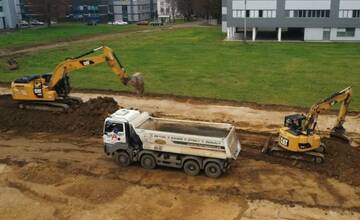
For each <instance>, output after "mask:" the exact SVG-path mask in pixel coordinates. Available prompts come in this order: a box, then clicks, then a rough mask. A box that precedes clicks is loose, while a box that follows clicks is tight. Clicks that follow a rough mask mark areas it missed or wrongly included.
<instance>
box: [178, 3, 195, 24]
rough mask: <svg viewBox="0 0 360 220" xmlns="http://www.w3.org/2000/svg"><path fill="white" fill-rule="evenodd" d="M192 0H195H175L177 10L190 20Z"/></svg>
mask: <svg viewBox="0 0 360 220" xmlns="http://www.w3.org/2000/svg"><path fill="white" fill-rule="evenodd" d="M193 1H196V0H176V5H177V8H178V10H179V12H180V13H181V14H182V15H183V16H184V19H185V20H186V21H191V20H192V15H193Z"/></svg>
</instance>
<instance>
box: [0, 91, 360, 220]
mask: <svg viewBox="0 0 360 220" xmlns="http://www.w3.org/2000/svg"><path fill="white" fill-rule="evenodd" d="M8 94H9V90H8V88H5V87H0V95H1V96H0V213H1V215H0V219H309V220H310V219H359V218H360V174H359V172H358V171H359V170H360V151H359V149H360V148H358V147H357V146H358V145H359V144H360V115H359V113H358V112H351V113H350V114H349V116H348V117H347V121H346V123H345V125H344V126H345V127H346V129H347V131H348V132H349V134H350V136H351V137H352V138H353V142H352V143H351V145H349V144H347V143H344V142H342V141H338V140H335V139H332V138H328V137H326V136H327V134H328V132H329V129H330V128H331V126H332V124H333V123H334V121H335V118H336V114H335V112H330V113H329V114H325V115H322V116H321V117H320V118H319V129H320V130H321V131H322V134H323V135H324V136H325V138H324V142H325V143H326V144H327V146H328V152H327V154H326V161H325V163H324V164H321V165H315V164H311V163H306V162H300V161H291V160H285V159H281V158H273V157H270V156H268V155H264V154H262V153H261V151H260V150H261V148H262V145H263V143H264V142H265V140H266V138H267V137H268V135H269V134H275V133H276V130H277V128H278V127H279V126H281V125H282V123H283V117H284V116H285V115H287V114H291V113H293V112H304V111H306V109H300V108H294V107H288V106H272V105H258V104H255V103H239V102H228V101H218V100H210V99H198V98H196V99H195V98H183V97H174V96H155V95H151V96H148V95H147V96H144V97H136V96H132V95H127V94H124V93H114V92H99V91H87V92H84V91H77V92H74V93H72V95H73V96H77V97H81V98H82V99H83V100H84V101H85V103H83V104H82V105H80V106H79V107H78V108H77V109H75V110H73V111H70V112H68V113H51V112H35V111H24V110H20V109H17V108H16V105H15V104H14V102H12V100H11V97H10V96H9V95H8ZM99 96H102V97H109V98H98V97H99ZM112 98H113V99H112ZM114 100H115V101H114ZM117 104H119V106H122V107H127V108H137V109H140V110H142V111H148V112H150V113H152V114H153V115H155V116H159V117H170V118H180V119H194V120H205V121H214V122H230V123H232V124H234V125H236V127H237V129H238V135H239V138H240V141H241V143H242V148H243V150H242V152H241V154H240V157H239V158H238V160H236V161H235V162H234V163H233V164H232V167H231V168H230V170H229V171H228V172H227V173H225V175H223V176H222V177H221V178H220V179H211V178H208V177H205V175H203V174H202V175H200V176H196V177H192V176H187V175H186V174H184V173H183V172H182V171H181V170H178V169H170V168H156V169H155V170H144V169H142V168H141V167H140V166H139V165H137V164H134V165H132V166H130V167H127V168H121V167H119V166H118V165H116V164H115V163H114V161H113V160H112V159H111V158H107V157H106V156H105V155H104V153H103V145H102V140H101V131H102V123H103V119H104V118H105V117H106V115H107V114H109V113H111V112H112V111H114V110H116V109H117V108H118V106H117Z"/></svg>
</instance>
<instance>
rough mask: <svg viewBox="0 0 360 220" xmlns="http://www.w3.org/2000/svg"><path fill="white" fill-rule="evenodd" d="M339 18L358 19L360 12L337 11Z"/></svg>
mask: <svg viewBox="0 0 360 220" xmlns="http://www.w3.org/2000/svg"><path fill="white" fill-rule="evenodd" d="M339 18H360V10H339Z"/></svg>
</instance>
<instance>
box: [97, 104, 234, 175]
mask: <svg viewBox="0 0 360 220" xmlns="http://www.w3.org/2000/svg"><path fill="white" fill-rule="evenodd" d="M103 141H104V151H105V153H106V154H107V155H108V156H109V157H113V158H114V160H115V161H116V162H117V163H118V164H119V165H120V166H129V165H130V164H132V163H135V162H140V165H141V166H142V167H143V168H145V169H154V168H155V167H157V166H166V167H173V168H182V169H184V171H185V173H186V174H188V175H192V176H195V175H198V174H199V173H200V172H201V171H202V170H203V171H204V172H205V174H206V176H208V177H212V178H217V177H220V176H221V175H222V174H223V173H224V172H226V170H227V169H228V168H229V167H230V164H231V162H232V161H234V160H236V159H237V157H238V155H239V153H240V150H241V145H240V141H239V139H238V137H237V135H236V131H235V127H234V126H233V125H231V124H226V123H211V122H200V121H190V120H177V119H166V118H156V117H153V116H150V114H149V113H147V112H140V111H138V110H131V109H119V110H117V111H116V112H115V113H113V114H112V115H110V116H109V117H107V118H106V119H105V122H104V129H103Z"/></svg>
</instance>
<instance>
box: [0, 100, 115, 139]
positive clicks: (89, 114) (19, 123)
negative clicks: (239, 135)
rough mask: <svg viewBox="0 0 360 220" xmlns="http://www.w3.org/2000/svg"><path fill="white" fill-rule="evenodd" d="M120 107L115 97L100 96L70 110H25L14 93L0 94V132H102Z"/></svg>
mask: <svg viewBox="0 0 360 220" xmlns="http://www.w3.org/2000/svg"><path fill="white" fill-rule="evenodd" d="M118 108H119V107H118V104H117V102H116V101H115V100H114V99H113V98H109V97H98V98H95V99H90V100H89V101H87V102H84V103H82V104H80V105H79V106H78V108H76V109H73V110H71V111H69V112H67V113H59V112H46V111H35V110H22V109H18V108H17V106H16V103H15V102H14V101H13V100H12V99H11V97H10V96H0V131H7V130H16V131H18V132H59V133H69V132H71V133H74V134H78V135H101V132H102V127H103V122H104V119H105V118H106V117H107V115H108V114H110V113H113V112H114V111H116V110H117V109H118Z"/></svg>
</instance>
